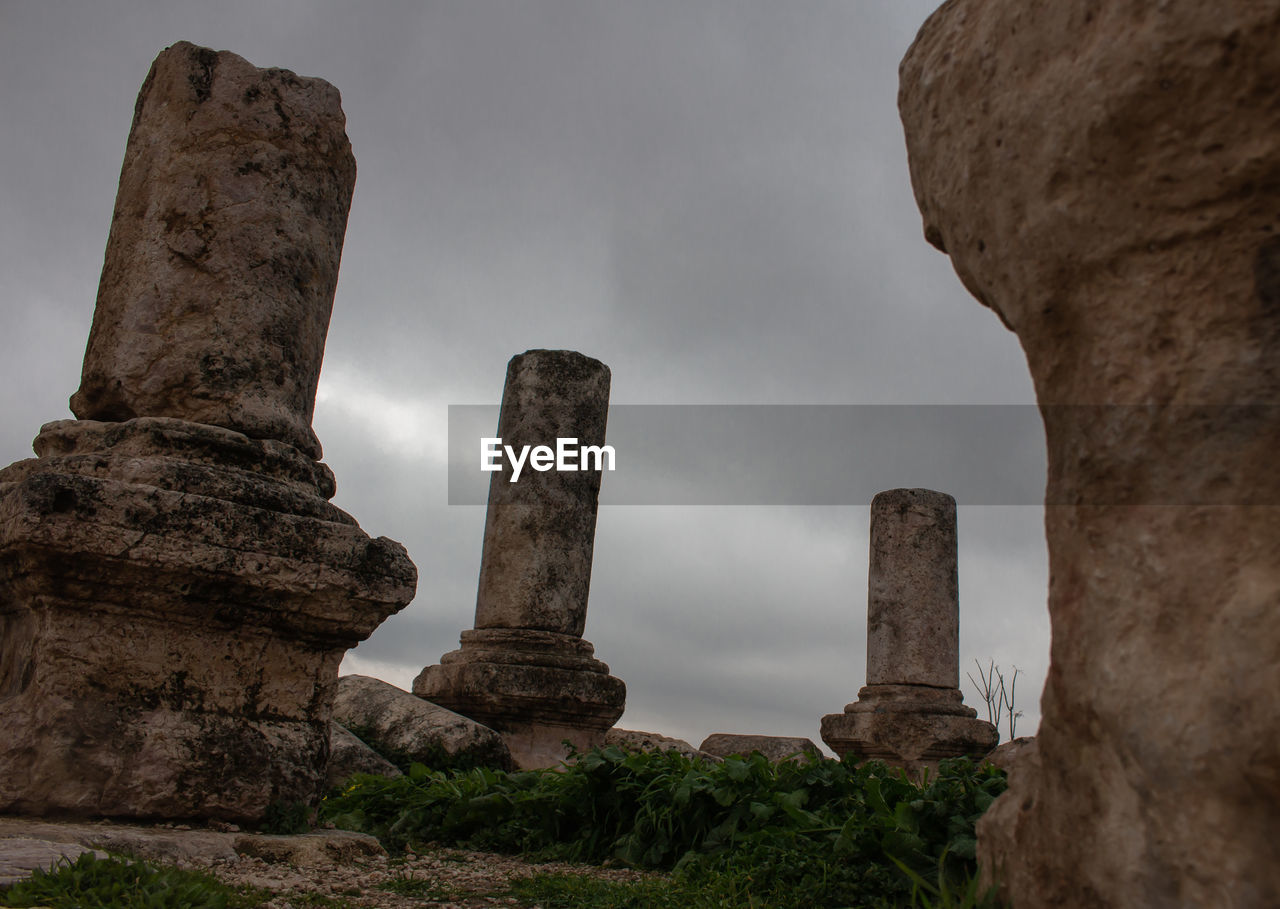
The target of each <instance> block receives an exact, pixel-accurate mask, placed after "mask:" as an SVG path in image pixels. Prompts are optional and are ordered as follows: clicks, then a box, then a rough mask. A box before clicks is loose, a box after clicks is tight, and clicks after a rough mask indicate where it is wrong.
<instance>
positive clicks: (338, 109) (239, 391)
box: [71, 41, 356, 458]
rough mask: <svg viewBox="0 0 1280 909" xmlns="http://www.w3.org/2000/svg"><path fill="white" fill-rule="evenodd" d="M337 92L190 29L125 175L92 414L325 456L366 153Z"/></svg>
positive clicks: (87, 370) (173, 55)
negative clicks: (341, 266)
mask: <svg viewBox="0 0 1280 909" xmlns="http://www.w3.org/2000/svg"><path fill="white" fill-rule="evenodd" d="M345 125H346V120H345V117H344V116H343V113H342V106H341V99H340V97H339V95H338V90H337V89H336V88H334V87H333V86H332V85H330V84H329V83H327V82H324V81H322V80H320V79H300V78H298V77H297V76H295V75H294V74H293V73H290V72H288V71H286V70H280V69H265V70H263V69H257V68H256V67H254V66H253V65H252V64H250V63H249V62H248V61H247V60H244V59H243V58H241V57H237V56H236V55H235V54H229V53H221V54H219V53H216V52H214V51H211V50H209V49H208V48H200V47H195V46H194V45H191V44H188V43H187V42H185V41H184V42H180V43H178V44H175V45H174V46H173V47H171V48H169V49H168V50H167V51H165V52H164V53H163V54H161V55H160V56H159V57H158V58H156V62H155V64H154V65H153V66H152V67H151V72H150V73H149V74H148V76H147V79H146V82H145V83H143V86H142V91H141V93H140V94H139V96H138V105H137V108H136V110H135V113H134V120H133V128H132V129H131V130H130V132H129V141H128V145H127V146H126V147H125V157H124V166H123V167H122V168H121V170H120V189H119V192H118V194H117V196H116V206H115V214H114V217H113V218H112V222H111V235H110V237H109V238H108V240H107V251H106V258H105V261H104V263H103V266H102V280H101V282H100V284H99V286H98V305H97V308H96V309H95V310H94V314H93V330H92V331H91V332H90V334H89V344H88V347H87V349H86V351H85V357H84V370H83V373H82V376H81V383H80V390H79V391H77V392H76V394H75V395H74V396H73V397H72V399H71V410H72V412H73V413H74V414H75V415H76V416H77V417H79V418H80V419H82V420H111V421H123V420H129V419H132V418H133V417H140V416H150V417H176V418H178V419H182V420H190V421H193V422H197V423H211V424H213V425H215V426H225V427H227V428H228V429H234V430H236V431H238V432H242V433H244V434H245V435H247V436H249V437H250V438H254V439H278V440H279V441H282V442H287V443H289V444H290V445H293V446H294V447H295V448H297V449H299V450H300V451H302V452H304V453H305V454H307V455H309V456H311V457H313V458H319V457H320V444H319V442H318V441H317V440H316V436H315V433H314V432H312V430H311V413H312V410H313V408H314V406H315V396H316V381H317V379H318V378H319V375H320V361H321V359H322V357H323V356H324V341H325V334H326V332H327V331H328V327H329V314H330V311H331V309H332V307H333V293H334V287H335V285H336V284H337V280H338V262H339V259H340V258H341V255H342V238H343V235H344V233H345V232H346V227H347V210H348V209H349V208H350V205H351V190H352V187H353V186H354V184H355V176H356V165H355V159H354V158H353V157H352V156H351V144H350V143H349V142H348V141H347V136H346V132H345V131H344V128H345Z"/></svg>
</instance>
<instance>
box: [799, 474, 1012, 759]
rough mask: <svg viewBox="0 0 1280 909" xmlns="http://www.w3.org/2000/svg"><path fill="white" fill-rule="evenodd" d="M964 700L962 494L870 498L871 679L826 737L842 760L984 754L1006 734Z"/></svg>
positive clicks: (895, 493) (914, 492)
mask: <svg viewBox="0 0 1280 909" xmlns="http://www.w3.org/2000/svg"><path fill="white" fill-rule="evenodd" d="M962 701H963V695H962V694H961V693H960V586H959V575H958V571H957V560H956V502H955V499H953V498H952V497H951V496H949V495H947V494H946V493H941V492H934V491H932V490H929V489H891V490H889V491H887V492H882V493H880V494H879V495H877V496H876V497H875V498H874V499H872V500H871V566H870V573H869V576H868V595H867V684H866V687H864V688H863V689H862V690H861V691H859V692H858V700H857V701H855V702H854V703H852V704H849V705H848V706H846V707H845V708H844V712H843V713H833V714H828V715H827V716H824V717H823V718H822V740H823V741H824V742H826V743H827V745H828V746H830V748H831V750H832V751H834V752H835V753H836V754H838V755H840V757H842V758H843V757H844V756H845V755H849V754H852V755H853V756H854V757H855V758H857V759H860V760H873V759H874V760H881V761H885V762H887V763H890V764H894V765H896V766H901V767H905V768H907V769H909V770H911V771H913V772H918V771H920V770H921V769H923V768H924V767H927V766H931V765H936V764H937V762H938V761H939V760H941V759H943V758H948V757H959V756H961V755H972V756H976V757H977V756H981V755H984V754H986V753H987V752H988V751H990V750H991V749H992V748H994V747H995V745H996V742H998V741H999V738H1000V736H999V733H998V732H997V731H996V728H995V727H994V726H993V725H991V724H990V723H988V722H986V721H985V720H979V719H976V717H977V712H976V711H975V710H973V708H971V707H966V706H964V704H963V702H962Z"/></svg>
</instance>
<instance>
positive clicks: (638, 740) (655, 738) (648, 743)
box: [604, 726, 720, 761]
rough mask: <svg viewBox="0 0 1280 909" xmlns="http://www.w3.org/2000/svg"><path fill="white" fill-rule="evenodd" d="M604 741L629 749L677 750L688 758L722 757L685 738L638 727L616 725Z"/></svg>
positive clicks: (605, 735)
mask: <svg viewBox="0 0 1280 909" xmlns="http://www.w3.org/2000/svg"><path fill="white" fill-rule="evenodd" d="M604 743H605V744H606V745H614V746H616V747H618V748H623V749H625V750H627V751H677V752H679V753H680V754H682V755H684V756H685V757H687V758H695V757H696V758H703V759H704V760H712V761H719V760H720V758H718V757H716V756H715V755H713V754H707V753H706V752H704V751H699V750H698V749H697V748H694V747H693V746H692V745H690V744H689V743H688V742H686V741H685V740H684V739H674V738H671V737H670V736H666V735H659V734H658V733H656V732H641V731H639V730H636V729H619V728H617V727H616V726H615V727H614V728H612V729H610V730H609V731H608V732H606V733H605V734H604Z"/></svg>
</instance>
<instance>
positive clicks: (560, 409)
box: [413, 350, 626, 767]
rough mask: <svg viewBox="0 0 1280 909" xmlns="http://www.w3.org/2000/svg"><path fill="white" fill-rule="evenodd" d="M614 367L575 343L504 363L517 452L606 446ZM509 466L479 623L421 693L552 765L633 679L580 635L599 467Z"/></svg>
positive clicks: (487, 544) (419, 687) (528, 758)
mask: <svg viewBox="0 0 1280 909" xmlns="http://www.w3.org/2000/svg"><path fill="white" fill-rule="evenodd" d="M608 411H609V368H608V367H607V366H605V365H604V364H603V363H601V362H600V361H598V360H593V359H591V358H590V357H585V356H583V355H582V354H579V353H575V352H573V351H569V350H530V351H527V352H525V353H523V354H520V355H518V356H515V357H512V358H511V362H510V363H508V364H507V380H506V386H505V387H504V389H503V393H502V410H501V413H500V415H499V417H498V436H499V437H500V438H501V439H502V444H503V445H507V446H511V447H512V448H513V449H514V450H516V451H519V450H521V449H522V447H523V446H525V445H528V446H538V445H546V446H549V447H551V448H554V447H555V445H556V439H557V438H573V439H577V440H578V444H579V445H584V446H585V445H590V446H602V445H604V444H605V442H604V439H605V421H606V419H607V417H608ZM511 476H512V472H511V470H510V468H504V469H503V470H502V471H501V472H496V473H494V474H493V476H492V477H491V479H490V484H489V510H488V514H487V517H486V519H485V531H484V550H483V554H482V555H481V560H480V583H479V591H478V593H477V596H476V621H475V628H474V629H472V630H470V631H464V632H463V633H462V647H461V649H459V650H455V651H453V652H451V653H447V654H445V655H444V656H443V657H441V659H440V664H439V665H436V666H428V667H427V668H425V669H424V670H423V671H422V673H421V674H420V675H419V676H418V678H417V679H416V680H415V681H414V683H413V692H414V694H417V695H419V696H420V697H423V698H425V699H427V700H429V701H432V702H433V703H436V704H439V705H440V706H442V707H447V708H448V709H450V710H453V711H455V712H457V713H461V714H462V715H463V716H467V717H470V718H472V719H474V720H476V721H478V722H481V723H484V724H485V725H488V726H491V727H493V728H495V729H497V730H499V731H500V732H502V733H503V735H504V738H505V739H506V740H507V745H508V747H509V748H510V749H511V754H512V758H513V759H514V760H515V761H516V763H518V764H520V765H521V766H524V767H537V766H552V765H554V764H555V763H556V762H557V761H559V760H560V759H561V758H563V757H564V750H563V748H562V746H561V744H560V743H561V740H563V739H568V740H570V741H572V742H573V743H574V744H575V745H576V746H578V747H579V748H585V747H589V746H591V745H594V744H599V743H602V742H603V736H604V733H605V732H606V731H607V730H608V729H609V727H611V726H612V725H613V724H614V723H615V722H617V720H618V717H620V716H621V715H622V710H623V706H624V703H625V700H626V686H625V685H624V684H623V683H622V681H621V680H620V679H616V678H614V677H613V676H611V675H609V667H608V666H607V665H605V664H604V663H602V662H600V661H599V660H596V659H594V658H593V656H592V654H593V653H594V648H593V647H592V646H591V644H590V643H588V642H587V641H585V640H583V639H582V633H583V629H584V627H585V624H586V619H587V597H588V593H589V591H590V587H591V554H592V549H593V548H594V546H595V531H596V507H597V500H598V498H599V495H600V480H601V473H600V471H597V470H580V471H557V470H554V469H552V470H547V471H544V472H540V471H537V470H534V469H532V468H531V467H530V466H529V465H527V464H526V465H525V467H524V469H523V471H522V472H521V473H520V475H519V478H518V481H517V482H514V483H513V482H511Z"/></svg>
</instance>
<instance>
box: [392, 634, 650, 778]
mask: <svg viewBox="0 0 1280 909" xmlns="http://www.w3.org/2000/svg"><path fill="white" fill-rule="evenodd" d="M594 652H595V649H594V648H593V647H592V646H591V644H590V643H589V642H587V641H584V640H582V639H581V638H579V637H575V636H573V635H566V634H557V633H554V632H549V631H531V630H527V629H518V628H481V629H473V630H469V631H464V632H463V633H462V646H461V647H460V648H459V649H458V650H455V651H452V652H450V653H446V654H445V655H444V656H443V657H441V658H440V663H439V664H438V665H435V666H428V667H426V668H425V669H423V670H422V672H421V673H420V674H419V675H418V677H417V678H416V679H415V680H414V682H413V693H414V694H416V695H418V696H419V697H421V698H424V699H425V700H428V701H431V702H432V703H434V704H439V705H440V706H441V707H445V708H448V709H449V710H452V711H454V712H455V713H460V714H462V715H463V716H465V717H469V718H470V719H473V720H475V721H476V722H478V723H483V724H484V725H485V726H488V727H490V728H491V729H495V730H497V731H498V732H500V733H501V734H502V736H503V739H504V740H505V741H506V743H507V747H508V748H509V749H510V750H511V757H512V759H513V760H514V761H515V762H516V764H517V765H518V766H520V767H523V768H532V767H549V766H554V765H555V764H556V763H558V762H559V761H560V760H562V759H563V758H564V757H565V755H566V753H567V752H566V749H565V748H564V746H563V745H562V744H561V742H562V741H563V740H566V739H567V740H568V741H570V742H572V743H573V745H574V746H575V747H576V748H578V749H580V750H581V749H584V748H589V747H591V746H593V745H598V744H603V743H604V734H605V732H607V731H608V730H609V729H610V728H611V727H612V726H613V724H614V723H616V722H617V721H618V718H619V717H621V716H622V711H623V708H624V707H625V705H626V697H627V686H626V685H625V684H624V683H623V681H622V680H621V679H618V678H615V677H613V676H611V675H609V667H608V665H606V664H605V663H602V662H601V661H600V660H597V659H595V658H594V657H593V654H594Z"/></svg>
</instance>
